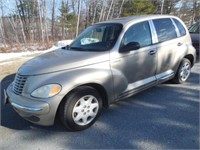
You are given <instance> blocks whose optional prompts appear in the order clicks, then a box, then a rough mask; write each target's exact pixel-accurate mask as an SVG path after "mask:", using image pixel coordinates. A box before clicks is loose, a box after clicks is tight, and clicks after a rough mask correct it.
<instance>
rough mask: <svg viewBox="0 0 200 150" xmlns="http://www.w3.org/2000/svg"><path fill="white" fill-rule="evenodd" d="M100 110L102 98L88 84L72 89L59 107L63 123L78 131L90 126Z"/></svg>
mask: <svg viewBox="0 0 200 150" xmlns="http://www.w3.org/2000/svg"><path fill="white" fill-rule="evenodd" d="M101 110H102V99H101V96H100V95H99V93H98V92H97V90H95V89H94V88H92V87H89V86H82V87H78V88H77V89H75V90H73V91H72V92H71V93H70V94H69V95H68V96H66V98H65V99H64V100H63V102H62V103H61V106H60V108H59V113H60V118H61V121H62V122H63V124H64V125H65V126H66V127H67V128H69V129H71V130H73V131H80V130H84V129H87V128H88V127H90V126H91V125H92V124H94V122H95V121H96V119H97V118H98V116H99V114H100V112H101Z"/></svg>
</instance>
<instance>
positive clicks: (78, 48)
mask: <svg viewBox="0 0 200 150" xmlns="http://www.w3.org/2000/svg"><path fill="white" fill-rule="evenodd" d="M70 49H75V50H84V48H81V47H70Z"/></svg>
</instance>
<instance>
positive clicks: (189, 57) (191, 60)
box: [184, 54, 194, 66]
mask: <svg viewBox="0 0 200 150" xmlns="http://www.w3.org/2000/svg"><path fill="white" fill-rule="evenodd" d="M184 58H187V59H188V60H189V61H190V62H191V66H194V56H193V55H192V54H188V55H186V56H185V57H184Z"/></svg>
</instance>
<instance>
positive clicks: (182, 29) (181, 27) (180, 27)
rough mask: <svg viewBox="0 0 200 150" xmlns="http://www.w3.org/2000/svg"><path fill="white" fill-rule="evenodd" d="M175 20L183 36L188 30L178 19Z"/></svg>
mask: <svg viewBox="0 0 200 150" xmlns="http://www.w3.org/2000/svg"><path fill="white" fill-rule="evenodd" d="M173 20H174V22H175V23H176V26H177V27H178V30H179V32H180V35H181V36H184V35H185V34H186V31H185V28H184V27H183V25H182V24H181V23H180V22H179V21H178V20H177V19H174V18H173Z"/></svg>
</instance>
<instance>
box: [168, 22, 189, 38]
mask: <svg viewBox="0 0 200 150" xmlns="http://www.w3.org/2000/svg"><path fill="white" fill-rule="evenodd" d="M171 19H172V20H173V22H174V24H175V26H176V27H177V29H178V32H179V36H178V37H182V36H185V35H186V34H187V32H186V29H185V27H184V25H183V24H182V22H181V21H179V20H178V19H177V18H171ZM174 20H177V21H178V22H179V23H180V24H181V25H182V27H183V29H184V30H185V34H184V35H181V32H180V30H179V28H178V26H177V24H176V22H175V21H174Z"/></svg>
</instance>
